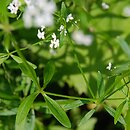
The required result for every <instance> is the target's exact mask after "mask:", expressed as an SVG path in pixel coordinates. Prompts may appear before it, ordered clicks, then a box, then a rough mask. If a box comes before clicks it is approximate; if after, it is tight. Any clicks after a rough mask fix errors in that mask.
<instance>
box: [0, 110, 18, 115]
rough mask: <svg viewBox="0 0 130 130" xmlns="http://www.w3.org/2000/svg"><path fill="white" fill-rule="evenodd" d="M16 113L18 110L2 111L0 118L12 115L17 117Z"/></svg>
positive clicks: (0, 111)
mask: <svg viewBox="0 0 130 130" xmlns="http://www.w3.org/2000/svg"><path fill="white" fill-rule="evenodd" d="M16 113H17V109H16V108H13V109H11V110H8V109H4V110H0V116H12V115H16Z"/></svg>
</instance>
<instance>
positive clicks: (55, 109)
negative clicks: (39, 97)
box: [43, 94, 71, 128]
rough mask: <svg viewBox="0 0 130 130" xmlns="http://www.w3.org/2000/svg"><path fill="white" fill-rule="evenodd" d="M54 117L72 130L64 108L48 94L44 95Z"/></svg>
mask: <svg viewBox="0 0 130 130" xmlns="http://www.w3.org/2000/svg"><path fill="white" fill-rule="evenodd" d="M43 96H44V99H45V101H46V103H47V106H48V108H49V109H50V111H51V113H52V114H53V116H54V117H55V118H56V119H57V120H58V121H59V122H60V123H61V124H62V125H63V126H65V127H67V128H70V127H71V123H70V120H69V118H68V116H67V115H66V113H65V111H64V110H63V108H62V107H61V106H60V105H59V104H58V103H57V102H56V101H54V100H53V99H52V98H50V97H48V96H47V95H46V94H44V95H43Z"/></svg>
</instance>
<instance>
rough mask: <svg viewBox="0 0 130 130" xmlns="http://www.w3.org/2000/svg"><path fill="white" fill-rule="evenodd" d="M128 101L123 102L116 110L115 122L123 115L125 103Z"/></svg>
mask: <svg viewBox="0 0 130 130" xmlns="http://www.w3.org/2000/svg"><path fill="white" fill-rule="evenodd" d="M125 103H126V101H124V102H122V103H121V104H120V105H119V106H118V107H117V109H116V112H115V116H114V124H116V123H117V121H118V119H119V117H120V116H121V113H122V109H123V107H124V105H125Z"/></svg>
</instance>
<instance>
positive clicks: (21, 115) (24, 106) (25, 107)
mask: <svg viewBox="0 0 130 130" xmlns="http://www.w3.org/2000/svg"><path fill="white" fill-rule="evenodd" d="M37 95H38V92H35V93H33V94H31V95H29V96H28V97H26V98H25V99H24V100H23V101H22V103H21V104H20V106H19V108H18V112H17V115H16V124H17V126H20V125H21V122H22V121H23V120H25V119H26V117H27V114H28V112H29V110H30V108H31V106H32V103H33V101H34V100H35V98H36V97H37Z"/></svg>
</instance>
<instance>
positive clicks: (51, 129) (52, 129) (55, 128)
mask: <svg viewBox="0 0 130 130" xmlns="http://www.w3.org/2000/svg"><path fill="white" fill-rule="evenodd" d="M49 130H72V129H68V128H65V127H62V126H50V127H49Z"/></svg>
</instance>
